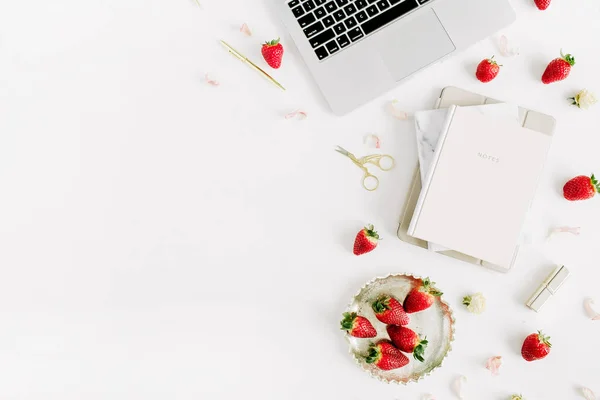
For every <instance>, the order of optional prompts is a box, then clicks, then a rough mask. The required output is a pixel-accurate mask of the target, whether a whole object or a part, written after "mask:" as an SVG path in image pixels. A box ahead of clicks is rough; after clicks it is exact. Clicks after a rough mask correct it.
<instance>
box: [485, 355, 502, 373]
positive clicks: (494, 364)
mask: <svg viewBox="0 0 600 400" xmlns="http://www.w3.org/2000/svg"><path fill="white" fill-rule="evenodd" d="M501 366H502V357H501V356H495V357H492V358H490V359H489V360H487V363H486V364H485V367H486V368H487V369H489V370H490V372H491V373H492V375H494V376H496V375H498V374H499V372H500V367H501Z"/></svg>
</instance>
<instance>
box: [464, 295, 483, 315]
mask: <svg viewBox="0 0 600 400" xmlns="http://www.w3.org/2000/svg"><path fill="white" fill-rule="evenodd" d="M463 304H465V305H466V306H467V310H468V311H469V312H470V313H473V314H481V313H482V312H484V311H485V307H486V300H485V296H484V295H483V293H475V294H474V295H471V296H465V298H464V299H463Z"/></svg>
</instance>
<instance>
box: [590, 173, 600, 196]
mask: <svg viewBox="0 0 600 400" xmlns="http://www.w3.org/2000/svg"><path fill="white" fill-rule="evenodd" d="M590 181H591V182H592V186H593V187H594V190H595V191H596V192H600V183H598V179H596V177H595V176H594V174H592V176H591V177H590Z"/></svg>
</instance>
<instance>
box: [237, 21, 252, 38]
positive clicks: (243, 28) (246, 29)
mask: <svg viewBox="0 0 600 400" xmlns="http://www.w3.org/2000/svg"><path fill="white" fill-rule="evenodd" d="M240 32H242V33H243V34H244V35H246V36H252V31H251V30H250V28H249V27H248V25H247V24H246V23H243V24H242V26H241V27H240Z"/></svg>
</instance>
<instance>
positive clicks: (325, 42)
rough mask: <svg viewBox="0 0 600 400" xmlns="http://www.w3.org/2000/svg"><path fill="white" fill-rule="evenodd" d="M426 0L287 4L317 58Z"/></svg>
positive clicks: (306, 0) (316, 0)
mask: <svg viewBox="0 0 600 400" xmlns="http://www.w3.org/2000/svg"><path fill="white" fill-rule="evenodd" d="M428 1H429V0H292V1H288V5H289V6H290V9H291V10H292V13H293V14H294V16H295V17H296V19H297V20H298V23H299V24H300V27H301V28H302V29H303V31H304V35H306V38H307V40H308V41H309V43H310V45H311V46H312V48H313V49H314V51H315V54H316V56H317V58H318V59H319V60H324V59H325V58H327V57H329V56H331V55H333V54H335V53H337V52H338V51H341V50H343V49H344V48H346V47H348V46H349V45H351V44H352V43H354V42H356V41H358V40H360V39H363V38H365V37H366V36H368V35H370V34H372V33H373V32H375V31H376V30H378V29H379V28H381V27H383V26H385V25H387V24H389V23H390V22H393V21H395V20H397V19H398V18H400V17H402V16H403V15H405V14H407V13H409V12H411V11H412V10H414V9H416V8H418V7H419V6H420V5H422V4H425V3H426V2H428Z"/></svg>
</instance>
